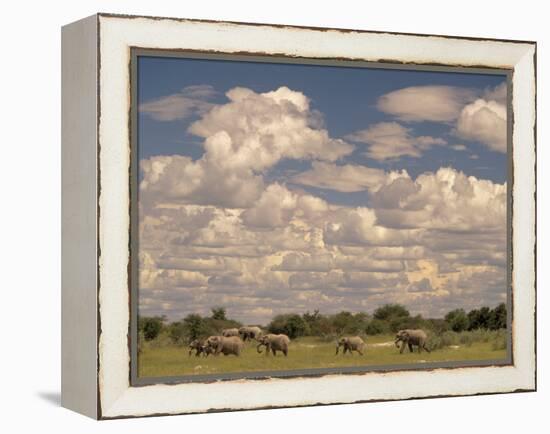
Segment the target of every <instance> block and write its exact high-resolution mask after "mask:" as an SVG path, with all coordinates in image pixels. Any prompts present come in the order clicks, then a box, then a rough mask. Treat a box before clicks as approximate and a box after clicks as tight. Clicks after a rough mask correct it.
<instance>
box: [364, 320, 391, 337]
mask: <svg viewBox="0 0 550 434" xmlns="http://www.w3.org/2000/svg"><path fill="white" fill-rule="evenodd" d="M389 331H390V328H389V324H388V323H387V321H382V320H380V319H376V318H373V319H371V320H370V321H369V323H368V324H367V327H365V332H366V333H367V335H381V334H382V333H389Z"/></svg>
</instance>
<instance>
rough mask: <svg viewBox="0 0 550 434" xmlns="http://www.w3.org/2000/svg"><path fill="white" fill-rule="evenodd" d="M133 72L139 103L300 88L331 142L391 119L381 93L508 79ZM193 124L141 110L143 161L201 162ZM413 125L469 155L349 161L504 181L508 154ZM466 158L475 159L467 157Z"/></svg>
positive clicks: (248, 69)
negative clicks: (184, 158) (208, 91)
mask: <svg viewBox="0 0 550 434" xmlns="http://www.w3.org/2000/svg"><path fill="white" fill-rule="evenodd" d="M138 74H139V76H138V85H139V90H138V102H139V104H141V103H143V102H147V101H151V100H155V99H158V98H162V97H165V96H167V95H172V94H174V93H177V92H178V91H180V90H181V89H182V88H185V87H187V86H193V85H204V84H208V85H210V86H212V87H213V88H214V89H215V90H216V91H217V92H218V94H217V95H216V96H215V97H214V98H213V99H212V102H213V103H224V102H226V101H227V99H226V97H225V95H224V94H225V92H226V91H228V90H229V89H231V88H234V87H236V86H240V87H247V88H250V89H253V90H254V91H256V92H268V91H271V90H274V89H277V88H278V87H280V86H287V87H289V88H290V89H293V90H298V91H301V92H302V93H304V94H305V95H307V96H308V97H309V98H310V99H311V104H312V106H313V108H314V109H316V110H318V111H319V112H321V113H322V114H323V117H324V122H325V125H326V128H327V130H328V131H329V132H330V134H331V136H333V137H343V136H345V135H347V134H350V133H352V132H354V131H357V130H361V129H365V128H368V127H369V125H372V124H374V123H377V122H384V121H392V120H394V117H393V116H392V115H389V114H386V113H383V112H381V111H379V110H378V109H377V108H376V101H377V99H378V98H379V97H380V96H382V95H384V94H387V93H388V92H391V91H394V90H397V89H401V88H406V87H411V86H426V85H443V86H455V87H463V88H468V89H474V90H477V91H479V92H480V93H482V92H483V91H485V90H486V89H491V88H495V87H497V86H498V85H500V84H502V83H505V82H506V76H505V75H495V74H472V73H461V72H459V73H457V72H425V71H411V70H395V69H369V68H350V67H336V66H316V65H315V66H314V65H298V64H278V63H261V62H235V61H223V60H202V59H200V60H199V59H185V58H166V57H148V56H140V57H139V66H138ZM195 120H197V116H196V115H195V116H190V117H189V118H187V119H184V120H175V121H172V122H159V121H156V120H155V119H152V118H151V117H150V116H147V114H146V113H140V115H139V135H138V136H139V153H140V158H147V157H150V156H153V155H171V154H175V153H177V154H183V155H189V156H192V157H193V158H199V157H200V156H201V155H202V148H201V146H200V143H201V142H200V140H199V139H198V138H197V137H195V136H193V135H192V134H189V133H187V131H186V130H187V128H188V126H189V125H190V124H191V123H192V122H193V121H195ZM413 128H414V132H415V134H418V135H429V136H434V137H444V138H446V139H448V142H449V144H464V145H466V146H467V147H468V149H469V152H461V151H455V150H452V149H449V148H448V147H442V148H439V147H434V148H432V149H431V150H430V151H429V152H426V153H424V154H423V155H422V158H413V157H403V158H401V159H399V161H386V162H378V161H375V160H372V159H369V158H365V157H364V156H362V155H361V154H362V153H361V151H362V147H361V146H359V147H358V149H357V150H356V152H354V153H353V154H352V155H351V156H349V157H347V160H350V161H353V162H355V163H357V164H368V165H369V166H371V167H381V168H385V169H397V168H399V169H401V168H406V169H407V171H408V172H409V173H410V174H411V176H413V177H414V176H416V175H418V174H420V173H422V172H425V171H433V170H436V169H437V168H439V167H441V166H443V165H450V166H452V167H454V168H456V169H458V170H461V171H463V172H465V173H466V174H467V175H473V176H476V177H480V178H484V179H491V180H493V181H496V182H504V181H505V180H506V177H507V163H506V161H507V157H506V155H505V154H502V153H497V152H492V151H491V150H488V149H487V148H486V147H484V146H483V145H482V144H480V143H478V142H476V141H472V140H467V139H464V138H457V137H453V136H452V135H451V134H449V132H450V128H449V126H448V125H446V124H441V123H439V122H430V121H426V122H415V124H414V125H413ZM471 155H476V156H478V157H479V158H477V159H475V160H474V159H471V158H470V156H471ZM307 165H308V163H307V162H303V161H283V162H281V163H280V164H279V165H278V166H277V167H276V168H274V170H275V171H277V170H284V169H285V168H287V167H291V168H294V169H304V168H305V167H307Z"/></svg>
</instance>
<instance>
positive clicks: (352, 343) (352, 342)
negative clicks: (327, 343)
mask: <svg viewBox="0 0 550 434" xmlns="http://www.w3.org/2000/svg"><path fill="white" fill-rule="evenodd" d="M340 347H344V352H343V354H346V353H347V352H348V351H349V353H350V354H353V351H357V352H358V353H359V354H361V355H363V348H365V341H364V340H363V339H361V338H360V337H359V336H347V337H342V338H340V339H338V341H337V342H336V354H338V351H339V350H340Z"/></svg>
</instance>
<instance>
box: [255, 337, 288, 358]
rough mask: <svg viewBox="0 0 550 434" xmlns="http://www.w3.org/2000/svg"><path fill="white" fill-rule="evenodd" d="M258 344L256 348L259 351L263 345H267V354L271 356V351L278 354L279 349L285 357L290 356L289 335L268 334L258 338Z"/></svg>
mask: <svg viewBox="0 0 550 434" xmlns="http://www.w3.org/2000/svg"><path fill="white" fill-rule="evenodd" d="M258 342H259V343H258V345H257V346H256V350H257V351H258V353H261V352H262V350H261V347H262V346H264V347H265V355H266V356H269V351H271V352H272V353H273V355H274V356H276V355H277V351H281V352H282V353H283V354H284V355H285V357H286V356H288V345H289V344H290V339H289V337H288V336H287V335H274V334H267V335H263V336H261V337H259V338H258Z"/></svg>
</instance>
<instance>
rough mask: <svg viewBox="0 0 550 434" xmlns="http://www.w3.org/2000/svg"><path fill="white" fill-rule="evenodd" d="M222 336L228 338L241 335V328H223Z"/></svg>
mask: <svg viewBox="0 0 550 434" xmlns="http://www.w3.org/2000/svg"><path fill="white" fill-rule="evenodd" d="M222 336H225V337H226V338H228V337H229V336H239V329H238V328H232V329H223V330H222Z"/></svg>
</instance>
